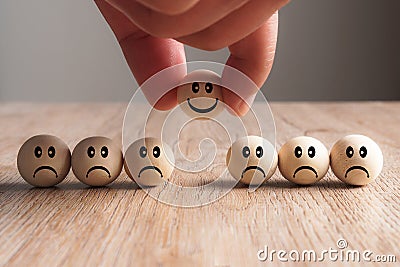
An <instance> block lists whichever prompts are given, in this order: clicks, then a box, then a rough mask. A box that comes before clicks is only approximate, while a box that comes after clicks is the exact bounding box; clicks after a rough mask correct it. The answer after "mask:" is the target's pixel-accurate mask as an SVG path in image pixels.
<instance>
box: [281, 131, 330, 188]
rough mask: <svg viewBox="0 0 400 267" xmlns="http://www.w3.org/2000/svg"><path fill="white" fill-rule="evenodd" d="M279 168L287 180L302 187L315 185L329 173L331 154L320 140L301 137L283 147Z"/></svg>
mask: <svg viewBox="0 0 400 267" xmlns="http://www.w3.org/2000/svg"><path fill="white" fill-rule="evenodd" d="M278 166H279V170H280V172H281V174H282V175H283V177H285V178H286V179H287V180H289V181H291V182H293V183H296V184H301V185H308V184H313V183H316V182H317V181H319V180H321V179H322V178H323V177H324V176H325V174H326V173H327V172H328V169H329V153H328V150H327V149H326V147H325V146H324V145H323V144H322V143H321V142H320V141H319V140H317V139H315V138H312V137H309V136H299V137H296V138H293V139H291V140H289V141H288V142H286V143H285V144H284V145H283V146H282V147H281V149H280V151H279V161H278Z"/></svg>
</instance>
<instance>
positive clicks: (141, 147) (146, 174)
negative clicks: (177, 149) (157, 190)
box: [124, 138, 174, 186]
mask: <svg viewBox="0 0 400 267" xmlns="http://www.w3.org/2000/svg"><path fill="white" fill-rule="evenodd" d="M124 167H125V171H126V173H127V174H128V176H129V177H130V178H131V179H133V180H134V181H135V182H136V183H138V184H139V185H141V186H157V185H159V184H162V183H163V182H164V181H165V180H168V179H169V177H170V176H171V174H172V171H173V169H174V155H173V153H172V150H171V148H170V147H169V146H168V145H167V144H165V143H163V142H162V141H161V140H160V139H158V138H142V139H139V140H137V141H135V142H134V143H132V144H131V145H130V146H129V147H128V149H127V150H126V152H125V161H124ZM164 179H165V180H164Z"/></svg>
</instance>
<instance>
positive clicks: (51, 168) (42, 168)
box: [33, 165, 58, 178]
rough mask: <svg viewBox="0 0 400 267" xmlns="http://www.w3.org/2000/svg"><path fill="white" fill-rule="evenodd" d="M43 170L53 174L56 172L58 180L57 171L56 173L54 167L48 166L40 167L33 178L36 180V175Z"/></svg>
mask: <svg viewBox="0 0 400 267" xmlns="http://www.w3.org/2000/svg"><path fill="white" fill-rule="evenodd" d="M41 170H49V171H52V172H54V174H55V175H56V178H58V174H57V171H56V170H55V169H54V168H53V167H51V166H47V165H44V166H40V167H39V168H37V169H36V170H35V171H34V172H33V178H35V176H36V173H37V172H39V171H41Z"/></svg>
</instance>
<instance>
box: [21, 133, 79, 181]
mask: <svg viewBox="0 0 400 267" xmlns="http://www.w3.org/2000/svg"><path fill="white" fill-rule="evenodd" d="M17 167H18V171H19V173H20V174H21V176H22V178H24V180H25V181H27V182H28V183H29V184H31V185H33V186H38V187H48V186H54V185H56V184H58V183H60V182H61V181H62V180H64V178H65V177H66V176H67V174H68V172H69V169H70V167H71V152H70V150H69V148H68V146H67V144H66V143H64V142H63V141H62V140H61V139H60V138H58V137H55V136H52V135H44V134H43V135H36V136H33V137H31V138H29V139H28V140H27V141H26V142H25V143H24V144H23V145H22V146H21V148H20V149H19V152H18V156H17Z"/></svg>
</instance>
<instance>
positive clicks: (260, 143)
mask: <svg viewBox="0 0 400 267" xmlns="http://www.w3.org/2000/svg"><path fill="white" fill-rule="evenodd" d="M277 163H278V155H277V153H276V150H275V147H274V146H273V145H272V144H271V143H270V142H269V141H268V140H266V139H264V138H262V137H259V136H245V137H242V138H239V139H238V140H236V141H235V142H234V143H233V144H232V146H231V147H230V148H229V150H228V153H227V155H226V165H227V167H228V170H229V173H230V174H231V175H232V176H233V177H234V178H235V179H236V180H239V181H241V182H242V183H245V184H248V185H259V184H261V183H263V182H264V181H266V180H268V179H269V178H271V176H272V175H273V174H274V172H275V170H276V167H277Z"/></svg>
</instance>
